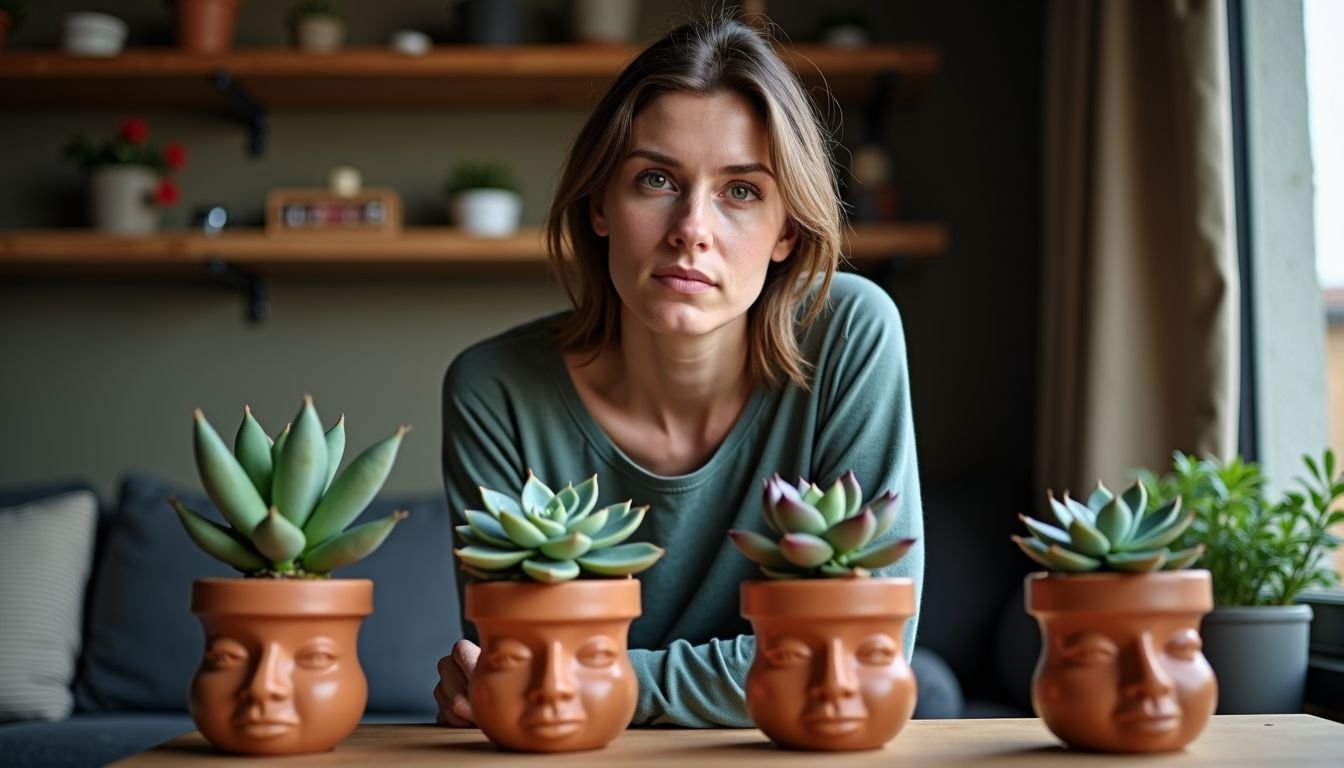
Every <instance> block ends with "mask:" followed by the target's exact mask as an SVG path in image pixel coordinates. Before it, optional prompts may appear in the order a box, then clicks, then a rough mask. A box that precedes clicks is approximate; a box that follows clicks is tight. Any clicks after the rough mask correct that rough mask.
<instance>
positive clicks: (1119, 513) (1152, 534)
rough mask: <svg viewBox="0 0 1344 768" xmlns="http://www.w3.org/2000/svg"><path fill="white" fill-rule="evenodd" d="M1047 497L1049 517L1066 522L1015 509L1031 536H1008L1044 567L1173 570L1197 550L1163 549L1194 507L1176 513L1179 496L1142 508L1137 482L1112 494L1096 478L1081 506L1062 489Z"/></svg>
mask: <svg viewBox="0 0 1344 768" xmlns="http://www.w3.org/2000/svg"><path fill="white" fill-rule="evenodd" d="M1047 498H1048V500H1049V504H1048V505H1047V508H1048V509H1049V511H1050V512H1051V515H1052V517H1053V519H1054V521H1055V522H1059V521H1061V520H1068V525H1067V526H1063V527H1058V526H1055V525H1051V524H1050V523H1048V522H1043V521H1041V520H1033V519H1032V518H1029V517H1025V516H1022V515H1019V516H1018V517H1019V519H1021V520H1022V522H1023V524H1024V525H1026V527H1027V530H1028V531H1030V532H1031V534H1032V536H1031V537H1030V538H1028V537H1023V536H1013V537H1011V538H1012V540H1013V542H1014V543H1016V544H1017V545H1018V547H1019V548H1021V550H1022V551H1023V552H1024V553H1025V554H1026V555H1027V556H1028V557H1030V558H1031V559H1032V560H1035V561H1036V562H1037V563H1040V564H1041V565H1043V566H1045V567H1046V568H1048V569H1050V570H1053V571H1065V572H1085V571H1095V570H1108V571H1117V572H1131V573H1146V572H1151V571H1156V570H1159V569H1163V570H1175V569H1178V568H1184V567H1186V566H1188V565H1190V564H1191V563H1193V562H1194V561H1195V560H1197V559H1198V558H1199V555H1200V554H1201V551H1200V550H1199V548H1198V547H1196V548H1192V549H1189V550H1182V551H1180V552H1170V551H1169V550H1168V545H1169V544H1170V543H1171V542H1173V541H1175V540H1176V539H1177V537H1179V536H1180V535H1181V533H1183V532H1184V531H1185V529H1186V528H1187V527H1189V525H1190V524H1191V523H1192V522H1193V520H1194V513H1193V512H1190V511H1187V512H1186V513H1184V514H1182V513H1181V500H1180V497H1176V499H1175V500H1174V501H1173V502H1172V503H1171V504H1168V505H1166V506H1163V507H1160V508H1157V509H1147V504H1148V493H1147V491H1146V490H1145V489H1144V488H1143V484H1142V483H1141V482H1136V483H1134V484H1133V485H1132V486H1130V487H1129V488H1128V489H1126V490H1125V492H1124V493H1122V494H1120V495H1118V496H1117V495H1115V494H1113V493H1111V492H1110V491H1109V490H1108V489H1107V488H1106V486H1105V485H1102V484H1101V483H1097V488H1096V490H1094V491H1093V492H1092V493H1091V494H1090V495H1089V496H1088V505H1089V506H1088V508H1086V509H1080V507H1081V506H1082V505H1081V504H1079V503H1078V502H1077V501H1074V500H1073V499H1071V498H1069V495H1068V493H1067V492H1066V493H1065V494H1064V497H1063V501H1057V500H1056V499H1055V498H1054V495H1053V494H1049V495H1048V496H1047Z"/></svg>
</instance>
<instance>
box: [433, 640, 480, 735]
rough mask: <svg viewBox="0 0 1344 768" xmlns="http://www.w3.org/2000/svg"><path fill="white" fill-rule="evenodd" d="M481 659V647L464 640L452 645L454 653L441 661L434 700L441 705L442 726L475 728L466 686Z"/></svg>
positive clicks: (440, 723) (440, 720)
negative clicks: (478, 660)
mask: <svg viewBox="0 0 1344 768" xmlns="http://www.w3.org/2000/svg"><path fill="white" fill-rule="evenodd" d="M480 655H481V649H480V646H478V645H476V644H475V643H473V642H471V641H470V640H465V639H464V640H458V641H457V642H456V643H455V644H454V645H453V651H452V653H450V654H449V655H447V656H444V657H443V658H442V659H439V684H438V685H436V686H434V700H435V701H436V702H438V704H439V718H438V720H439V725H447V726H451V727H453V728H471V727H473V726H475V725H476V721H475V720H474V719H472V716H471V702H470V701H469V700H468V699H467V683H468V682H469V681H470V680H471V673H472V672H473V671H474V670H475V669H476V659H478V658H480Z"/></svg>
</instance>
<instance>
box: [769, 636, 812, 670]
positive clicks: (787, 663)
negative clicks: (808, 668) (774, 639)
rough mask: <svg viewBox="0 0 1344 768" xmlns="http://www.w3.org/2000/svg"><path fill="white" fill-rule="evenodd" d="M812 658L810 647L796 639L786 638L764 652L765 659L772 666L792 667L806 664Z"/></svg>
mask: <svg viewBox="0 0 1344 768" xmlns="http://www.w3.org/2000/svg"><path fill="white" fill-rule="evenodd" d="M811 658H812V649H811V648H808V647H807V645H806V644H804V643H801V642H799V641H797V640H793V639H786V640H782V641H780V642H779V643H777V644H776V645H775V647H773V648H771V649H770V650H768V651H766V652H765V660H766V661H767V662H769V663H770V666H772V667H792V666H795V665H797V664H806V663H807V662H808V660H810V659H811Z"/></svg>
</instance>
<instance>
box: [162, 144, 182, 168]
mask: <svg viewBox="0 0 1344 768" xmlns="http://www.w3.org/2000/svg"><path fill="white" fill-rule="evenodd" d="M163 162H165V163H167V164H168V167H169V168H170V169H172V170H174V171H180V170H182V169H183V168H185V167H186V166H187V150H186V149H185V148H184V147H183V146H182V145H181V144H178V143H177V142H176V141H170V142H168V143H167V144H166V145H164V147H163Z"/></svg>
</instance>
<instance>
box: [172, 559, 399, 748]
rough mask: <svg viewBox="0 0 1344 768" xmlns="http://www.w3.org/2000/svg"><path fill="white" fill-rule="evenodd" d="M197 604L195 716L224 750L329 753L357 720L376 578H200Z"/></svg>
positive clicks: (364, 690) (364, 698) (364, 689)
mask: <svg viewBox="0 0 1344 768" xmlns="http://www.w3.org/2000/svg"><path fill="white" fill-rule="evenodd" d="M191 610H192V612H193V613H195V614H196V615H197V617H198V618H199V619H200V622H201V626H202V628H203V629H204V630H205V653H204V656H203V658H202V660H201V665H200V667H199V668H198V669H197V670H196V674H195V676H194V677H192V680H191V690H190V696H189V703H190V709H191V717H192V720H194V721H195V723H196V727H197V728H199V729H200V731H201V735H203V736H204V737H205V738H206V740H207V741H209V742H210V743H211V744H213V745H214V746H215V747H216V748H218V749H220V750H222V751H224V752H233V753H238V754H245V755H291V754H301V753H305V752H321V751H325V750H328V749H331V748H332V747H334V746H336V745H337V744H339V743H340V742H341V741H342V740H344V739H345V738H346V737H347V736H349V735H350V734H351V733H352V732H353V731H354V730H355V727H356V726H357V725H359V719H360V718H361V717H362V716H363V714H364V707H365V705H366V704H367V702H368V682H367V680H366V679H365V677H364V670H363V668H362V667H361V666H360V664H359V656H358V654H357V652H356V640H357V639H358V636H359V627H360V624H361V623H362V622H363V620H364V617H365V616H368V615H369V614H370V613H372V612H373V582H372V581H369V580H367V579H264V578H249V579H198V580H196V581H195V582H194V583H193V584H192V592H191Z"/></svg>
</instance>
